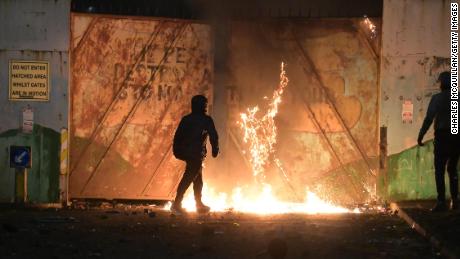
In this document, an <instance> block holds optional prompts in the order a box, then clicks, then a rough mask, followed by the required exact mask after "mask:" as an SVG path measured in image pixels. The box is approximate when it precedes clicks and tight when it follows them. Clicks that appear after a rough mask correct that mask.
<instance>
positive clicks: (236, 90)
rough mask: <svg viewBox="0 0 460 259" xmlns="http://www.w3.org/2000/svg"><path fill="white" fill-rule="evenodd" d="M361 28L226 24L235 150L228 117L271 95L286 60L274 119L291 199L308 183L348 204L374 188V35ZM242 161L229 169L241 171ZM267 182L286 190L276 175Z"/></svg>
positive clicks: (351, 23) (351, 24) (238, 142)
mask: <svg viewBox="0 0 460 259" xmlns="http://www.w3.org/2000/svg"><path fill="white" fill-rule="evenodd" d="M364 25H365V24H363V21H362V20H360V19H341V20H334V19H324V20H309V21H271V22H255V23H254V22H234V23H233V24H232V30H231V31H232V36H231V38H232V40H231V43H232V44H231V48H230V51H231V54H230V66H229V67H230V68H231V74H232V76H231V78H232V82H231V83H230V85H231V86H232V87H231V94H230V96H231V97H230V98H229V106H230V118H231V119H230V123H229V128H230V130H229V135H230V136H229V139H231V140H232V141H231V142H232V144H233V145H232V146H233V147H234V150H241V147H242V146H243V145H244V143H242V139H241V133H239V131H240V129H239V128H238V126H237V125H236V124H235V123H234V121H236V120H237V119H238V117H239V115H238V114H239V113H240V112H241V111H242V110H244V109H245V108H246V107H252V106H254V105H257V104H261V103H263V99H262V98H263V97H264V96H271V92H272V91H273V89H274V88H275V87H276V85H277V82H278V75H279V71H278V70H279V63H280V62H281V61H285V62H287V69H286V70H287V75H288V77H289V79H290V81H289V85H288V87H287V88H286V93H285V94H284V96H283V101H282V103H281V107H280V111H279V115H278V117H277V125H278V129H279V136H278V144H277V153H278V154H277V156H278V157H279V158H280V160H281V161H282V162H283V164H284V167H285V169H286V172H287V175H288V177H289V179H290V182H291V183H292V184H293V186H294V189H295V191H296V192H298V194H297V195H296V196H300V194H302V193H304V192H305V189H306V187H308V188H310V189H311V190H314V191H316V192H317V193H318V194H320V195H323V196H327V198H328V199H330V200H333V201H336V202H341V203H354V202H360V201H365V200H367V199H368V198H369V197H370V196H371V195H372V194H374V192H375V189H374V188H375V176H376V174H377V171H378V163H377V157H378V96H379V94H378V93H379V90H378V66H379V56H378V53H379V52H378V49H379V45H378V44H379V35H377V34H372V33H373V32H369V31H366V27H365V26H364ZM233 154H234V155H235V154H238V152H236V151H233ZM239 156H240V157H243V158H244V157H245V156H247V155H246V154H244V153H242V152H240V154H239ZM246 159H247V158H246ZM236 160H239V161H241V159H236ZM243 160H244V159H243ZM240 164H243V163H234V164H233V167H232V166H229V168H230V169H229V170H231V171H232V172H235V171H242V170H245V169H244V168H242V167H241V166H240ZM278 178H279V176H278ZM271 181H273V182H274V183H272V185H274V186H277V187H276V188H275V189H277V190H278V192H279V193H278V195H281V196H283V195H284V196H288V195H286V193H290V192H291V190H290V189H292V188H286V186H285V184H284V183H283V181H277V180H276V177H272V179H271ZM283 185H284V186H283ZM291 197H292V196H291Z"/></svg>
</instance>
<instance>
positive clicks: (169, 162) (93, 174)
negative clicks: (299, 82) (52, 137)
mask: <svg viewBox="0 0 460 259" xmlns="http://www.w3.org/2000/svg"><path fill="white" fill-rule="evenodd" d="M71 29H72V31H71V37H72V38H71V39H72V42H71V68H72V69H71V71H72V73H71V76H72V80H71V143H70V144H71V145H70V180H69V189H70V197H71V198H106V199H171V198H172V197H173V195H174V193H173V190H174V189H175V187H176V185H177V183H178V181H179V176H180V173H181V171H182V170H183V164H182V163H181V162H180V161H178V160H176V159H175V158H174V157H173V156H172V152H171V144H172V138H173V134H174V130H175V128H176V127H177V124H178V122H179V120H180V118H181V117H182V116H183V115H185V114H186V113H188V112H189V109H190V108H189V107H190V99H191V97H192V96H193V95H195V94H204V95H206V96H208V98H212V76H213V71H212V58H213V57H212V46H211V33H210V28H209V26H207V25H203V24H197V23H191V22H189V21H178V20H162V19H145V18H128V17H118V16H116V17H115V16H113V17H112V16H96V15H81V14H72V18H71ZM210 103H212V102H210Z"/></svg>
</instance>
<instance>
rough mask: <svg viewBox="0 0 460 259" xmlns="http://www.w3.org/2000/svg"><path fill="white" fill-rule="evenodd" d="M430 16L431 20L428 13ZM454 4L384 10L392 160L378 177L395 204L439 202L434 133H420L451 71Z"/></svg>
mask: <svg viewBox="0 0 460 259" xmlns="http://www.w3.org/2000/svg"><path fill="white" fill-rule="evenodd" d="M427 10H430V12H429V15H428V11H427ZM449 17H450V2H448V1H419V0H411V1H397V0H386V1H385V2H384V11H383V20H384V23H383V29H382V33H383V38H382V60H381V74H380V78H381V80H380V85H381V93H380V95H381V105H380V125H381V127H382V129H383V130H384V131H385V132H386V134H385V135H386V136H387V137H386V138H384V139H381V141H382V145H383V146H386V147H385V148H384V149H386V152H387V155H388V160H387V161H386V163H385V166H384V167H385V168H384V170H382V174H381V177H380V178H379V185H380V186H381V187H382V195H383V196H384V197H386V198H387V199H392V200H414V199H430V198H435V197H436V189H435V184H434V168H433V153H432V152H433V147H432V143H431V142H432V139H433V129H432V128H431V129H430V130H429V131H428V133H427V134H426V135H425V139H424V140H425V141H428V145H425V146H424V147H418V146H417V136H418V131H419V129H420V127H421V125H422V122H423V119H424V117H425V113H426V109H427V107H428V103H429V101H430V98H431V96H432V95H433V94H434V93H437V92H439V91H440V90H439V85H438V84H437V83H436V80H437V78H438V75H439V73H440V72H442V71H446V70H450V59H449V57H450V52H449V51H450V45H449V42H450V38H449V35H450V32H449V30H450V26H449V24H450V20H449Z"/></svg>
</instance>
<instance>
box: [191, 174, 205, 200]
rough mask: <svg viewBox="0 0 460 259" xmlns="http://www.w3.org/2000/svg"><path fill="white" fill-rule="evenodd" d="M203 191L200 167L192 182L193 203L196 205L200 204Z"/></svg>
mask: <svg viewBox="0 0 460 259" xmlns="http://www.w3.org/2000/svg"><path fill="white" fill-rule="evenodd" d="M202 190H203V174H202V169H201V167H200V170H199V173H198V174H197V175H196V177H195V179H194V180H193V193H194V194H195V202H196V204H201V203H202V202H201V192H202Z"/></svg>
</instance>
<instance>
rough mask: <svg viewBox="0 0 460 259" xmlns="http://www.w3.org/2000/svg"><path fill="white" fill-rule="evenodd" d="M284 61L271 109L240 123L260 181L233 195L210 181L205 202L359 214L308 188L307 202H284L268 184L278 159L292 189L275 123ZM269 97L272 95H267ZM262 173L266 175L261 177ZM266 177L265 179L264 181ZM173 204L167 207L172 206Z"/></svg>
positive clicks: (266, 210)
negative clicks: (277, 153) (278, 152)
mask: <svg viewBox="0 0 460 259" xmlns="http://www.w3.org/2000/svg"><path fill="white" fill-rule="evenodd" d="M284 67H285V65H284V63H281V73H280V83H279V85H278V88H277V89H276V90H275V91H274V93H273V96H272V100H271V102H270V103H269V104H268V109H267V112H266V113H265V114H264V115H259V113H258V112H259V111H260V109H259V107H258V106H255V107H253V108H249V109H248V110H247V112H246V113H242V114H241V121H240V122H238V124H239V125H240V127H241V129H242V130H243V133H244V135H243V140H244V142H245V143H247V144H248V146H249V154H250V163H251V167H252V171H253V175H254V177H255V178H256V180H257V181H255V184H254V185H252V186H244V187H236V188H235V189H233V191H232V193H231V195H228V194H227V193H223V192H220V193H217V192H215V191H214V189H213V188H211V187H208V186H207V185H206V184H205V185H204V189H203V202H204V203H205V204H208V205H209V206H211V210H212V211H216V212H217V211H229V210H234V211H239V212H249V213H256V214H262V215H264V214H282V213H305V214H317V213H347V212H354V213H359V211H358V210H357V209H355V210H353V211H350V210H349V209H346V208H342V207H338V206H334V205H333V204H331V203H329V202H326V201H322V200H321V199H320V198H318V196H317V195H316V194H314V193H313V192H310V191H308V189H307V192H306V193H307V195H306V197H305V199H304V201H303V202H285V201H280V200H279V199H278V198H277V197H276V196H275V195H273V193H272V186H271V185H270V184H267V183H264V182H263V180H264V179H265V175H264V171H265V169H266V168H267V167H268V166H269V165H270V162H271V161H272V162H274V166H276V167H277V168H278V169H280V171H281V173H282V175H281V176H282V177H283V179H284V180H285V182H286V183H287V184H289V187H291V189H292V191H294V189H293V188H292V186H291V185H290V182H289V178H288V176H287V174H286V172H285V170H284V169H283V167H282V164H281V161H280V160H279V159H278V158H276V157H275V154H274V153H275V151H276V150H275V144H276V137H277V128H276V125H275V120H274V118H275V116H276V114H277V113H278V106H279V104H280V103H281V96H282V94H283V92H284V89H285V88H286V87H287V85H288V82H289V80H288V78H287V76H286V71H285V69H284ZM264 99H268V98H264ZM260 176H262V177H260ZM260 180H262V181H260ZM191 189H192V188H189V190H188V191H187V193H186V194H185V198H184V200H183V203H182V206H183V207H184V208H185V209H186V210H187V211H195V210H196V209H195V200H194V197H193V191H191ZM169 207H170V204H168V205H167V206H166V209H169Z"/></svg>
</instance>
